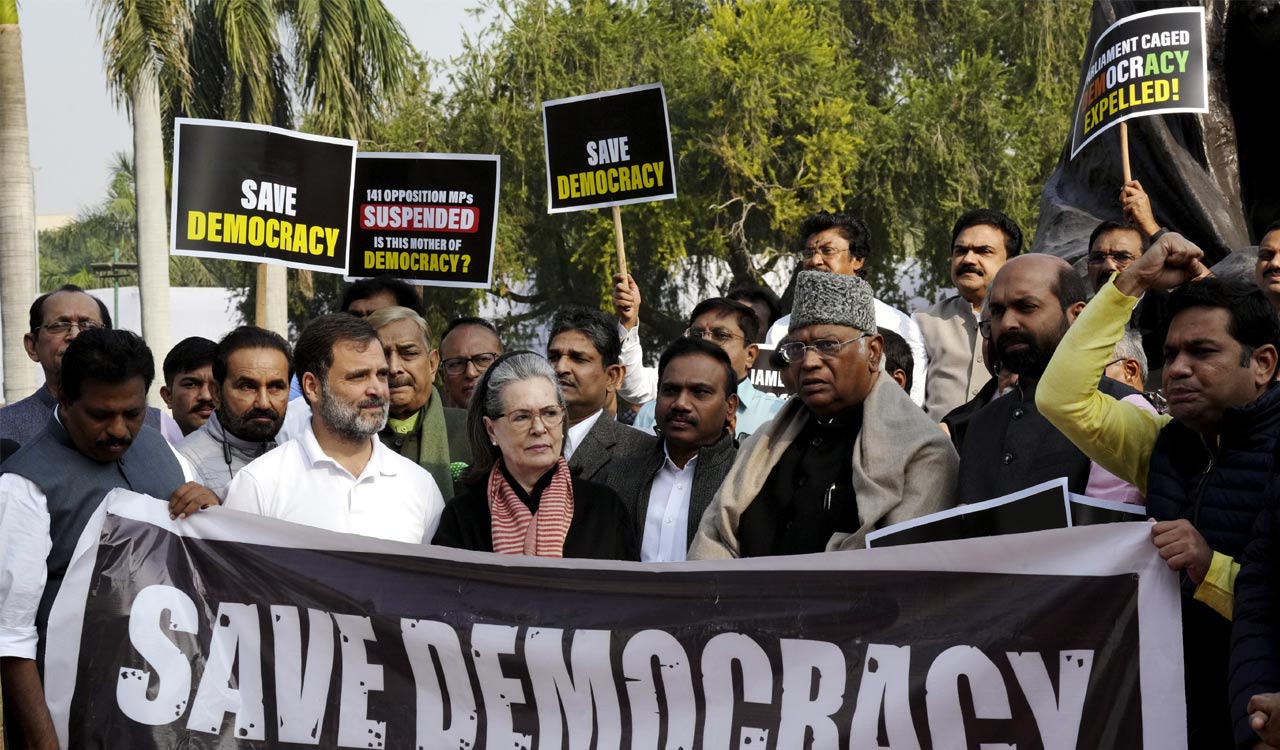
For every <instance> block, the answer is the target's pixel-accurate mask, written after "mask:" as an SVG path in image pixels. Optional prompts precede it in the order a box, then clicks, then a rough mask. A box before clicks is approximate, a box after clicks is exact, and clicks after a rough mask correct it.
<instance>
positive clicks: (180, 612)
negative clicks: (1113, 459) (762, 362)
mask: <svg viewBox="0 0 1280 750" xmlns="http://www.w3.org/2000/svg"><path fill="white" fill-rule="evenodd" d="M1179 623H1180V617H1179V596H1178V585H1177V578H1176V576H1175V574H1173V573H1171V572H1170V571H1169V570H1168V568H1166V567H1165V565H1164V563H1163V562H1162V561H1161V560H1160V558H1159V556H1158V555H1157V554H1156V552H1155V550H1154V548H1153V547H1152V546H1151V542H1150V531H1149V527H1148V526H1147V525H1146V524H1144V523H1135V524H1110V525H1105V526H1095V527H1090V528H1081V529H1064V530H1054V531H1045V532H1040V533H1037V534H1030V535H1013V536H1003V537H993V538H989V539H976V540H962V541H955V542H942V543H938V544H932V545H923V546H913V547H898V548H890V549H885V550H872V551H862V552H851V553H837V554H825V555H808V556H796V557H787V558H773V559H757V560H738V561H733V562H728V563H724V562H717V563H685V564H673V565H658V566H646V565H640V564H635V563H608V562H595V561H562V560H540V559H536V558H523V557H506V556H497V555H489V554H483V553H472V552H460V551H456V550H443V549H438V548H433V547H425V546H417V545H407V544H398V543H391V542H382V541H379V540H375V539H368V538H365V537H357V536H349V535H342V534H335V533H332V532H327V531H321V530H316V529H310V528H304V527H300V526H296V525H292V524H286V523H282V522H279V521H274V520H271V519H265V518H260V517H257V516H252V515H247V514H242V513H236V512H234V511H228V510H226V509H223V508H213V509H210V510H208V511H204V512H201V513H198V514H196V515H195V516H193V517H192V518H190V519H187V520H185V521H172V520H170V519H169V516H168V508H167V505H166V504H165V503H164V502H162V501H160V500H156V499H154V498H149V497H146V496H143V495H137V494H134V493H130V492H127V491H125V490H115V491H113V492H112V493H111V494H110V495H108V497H107V499H106V500H105V501H104V502H103V504H102V506H101V507H100V508H99V510H98V513H97V515H96V516H95V518H94V520H93V521H92V522H91V523H90V524H89V526H88V528H87V529H86V531H85V533H84V536H83V537H82V538H81V540H80V544H79V546H78V547H77V550H76V553H75V556H74V558H73V561H72V563H71V566H70V568H69V570H68V574H67V577H66V579H65V581H64V583H63V585H62V588H61V590H60V593H59V596H58V600H57V602H56V603H55V605H54V609H53V612H52V614H51V616H50V625H49V631H48V636H47V637H48V639H49V640H48V650H47V654H48V656H47V663H46V665H45V676H46V695H47V698H48V700H49V704H50V708H51V710H52V713H53V716H54V721H55V726H56V728H57V731H58V734H59V738H60V740H61V742H62V746H63V747H67V748H131V749H137V748H173V747H201V748H214V747H217V748H236V747H273V746H278V745H281V744H288V746H290V747H303V746H311V747H322V748H339V747H342V748H410V749H411V748H430V749H431V750H438V749H441V748H443V749H447V750H453V749H454V748H457V749H459V750H471V749H472V748H477V749H478V748H488V749H489V750H514V749H517V748H527V749H529V750H532V749H533V748H539V749H541V748H564V747H567V748H588V747H593V748H600V749H602V750H603V749H608V750H613V749H621V748H628V749H633V748H634V749H636V750H640V749H644V750H649V749H650V748H652V749H654V750H657V748H676V747H682V748H687V749H690V750H692V749H694V748H702V749H705V750H730V749H732V750H754V749H755V748H762V749H765V750H772V749H776V750H794V749H797V748H802V747H805V746H806V738H807V737H808V738H811V739H812V742H813V744H812V747H815V748H854V749H859V750H860V749H862V748H875V747H881V746H883V745H884V744H885V743H887V745H888V746H890V747H893V748H899V749H902V748H918V749H920V750H924V749H926V748H933V749H934V750H943V749H948V750H949V749H950V748H957V749H960V748H969V747H1010V748H1012V747H1043V748H1046V750H1068V749H1071V748H1077V747H1080V748H1091V749H1092V750H1097V749H1101V748H1124V749H1125V750H1131V749H1133V748H1144V747H1145V748H1161V750H1168V749H1170V748H1179V747H1183V748H1185V747H1186V737H1185V729H1184V726H1185V722H1184V719H1185V711H1184V706H1183V697H1182V656H1181V653H1182V652H1181V633H1180V624H1179ZM881 740H883V742H882V741H881ZM984 743H990V744H984Z"/></svg>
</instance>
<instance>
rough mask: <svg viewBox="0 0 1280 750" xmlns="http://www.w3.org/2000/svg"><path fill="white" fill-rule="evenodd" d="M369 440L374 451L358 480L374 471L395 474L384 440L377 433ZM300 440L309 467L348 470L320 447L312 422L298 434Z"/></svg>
mask: <svg viewBox="0 0 1280 750" xmlns="http://www.w3.org/2000/svg"><path fill="white" fill-rule="evenodd" d="M369 440H370V441H371V442H372V443H373V453H371V454H370V455H369V463H367V464H365V467H364V471H362V472H360V476H358V477H356V481H359V480H361V479H363V478H364V477H367V476H370V475H372V474H374V473H377V474H381V475H383V476H395V474H396V468H395V466H394V465H393V464H392V463H391V462H390V461H388V460H387V459H386V456H387V449H386V447H385V446H383V444H382V441H381V440H379V439H378V438H377V436H376V435H375V436H373V437H370V438H369ZM298 442H299V444H300V445H301V446H302V454H303V455H304V456H305V457H306V459H307V464H308V466H309V467H315V466H318V465H320V464H327V465H329V466H333V467H336V468H338V469H341V470H342V471H344V472H345V471H347V470H346V467H344V466H343V465H342V464H340V463H338V462H337V461H336V460H334V459H332V458H330V457H329V454H327V453H325V452H324V449H323V448H321V447H320V441H318V440H316V433H315V430H314V429H312V427H311V425H310V423H308V424H307V428H306V429H305V430H303V431H302V434H301V435H299V436H298ZM347 473H350V472H347Z"/></svg>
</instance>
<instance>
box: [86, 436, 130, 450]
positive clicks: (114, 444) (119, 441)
mask: <svg viewBox="0 0 1280 750" xmlns="http://www.w3.org/2000/svg"><path fill="white" fill-rule="evenodd" d="M93 444H94V445H95V446H97V447H99V448H128V447H129V446H130V445H133V439H132V438H102V439H99V440H95V441H93Z"/></svg>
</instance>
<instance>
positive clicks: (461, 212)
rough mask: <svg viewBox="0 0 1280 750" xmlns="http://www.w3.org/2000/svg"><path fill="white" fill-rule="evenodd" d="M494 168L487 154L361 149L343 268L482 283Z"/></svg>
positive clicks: (490, 233) (493, 208) (494, 228)
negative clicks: (371, 151)
mask: <svg viewBox="0 0 1280 750" xmlns="http://www.w3.org/2000/svg"><path fill="white" fill-rule="evenodd" d="M499 173H500V164H499V159H498V157H497V156H491V155H483V154H360V155H359V156H358V157H357V158H356V179H355V192H354V197H353V200H352V202H351V212H352V216H351V262H350V264H349V265H348V267H347V276H348V277H350V278H364V277H370V276H381V275H383V274H388V275H391V276H395V277H396V278H399V279H403V280H405V281H407V282H409V283H410V284H421V285H428V286H455V287H476V288H487V287H488V286H489V284H490V283H491V281H492V277H493V247H494V240H495V238H496V237H497V232H498V181H499Z"/></svg>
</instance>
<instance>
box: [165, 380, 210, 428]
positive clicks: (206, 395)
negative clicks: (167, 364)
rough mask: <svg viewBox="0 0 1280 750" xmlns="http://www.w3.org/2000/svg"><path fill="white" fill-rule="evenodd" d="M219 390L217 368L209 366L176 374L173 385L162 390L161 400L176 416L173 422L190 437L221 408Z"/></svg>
mask: <svg viewBox="0 0 1280 750" xmlns="http://www.w3.org/2000/svg"><path fill="white" fill-rule="evenodd" d="M216 391H217V388H216V387H215V386H214V384H213V365H212V364H208V365H205V366H204V367H197V368H196V369H194V370H188V371H186V372H179V373H178V374H176V375H175V376H174V378H173V383H172V384H171V385H170V384H166V385H165V386H164V387H163V388H161V389H160V398H162V399H164V403H165V405H166V406H168V407H169V410H170V411H171V412H172V413H173V421H175V422H177V423H178V427H179V428H180V429H181V430H182V434H183V435H190V434H191V433H193V432H195V431H196V430H198V429H200V428H201V427H202V426H203V425H204V423H205V422H207V421H209V417H210V416H211V415H212V414H213V410H214V409H216V408H217V406H218V399H217V396H216V395H215V393H216Z"/></svg>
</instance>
